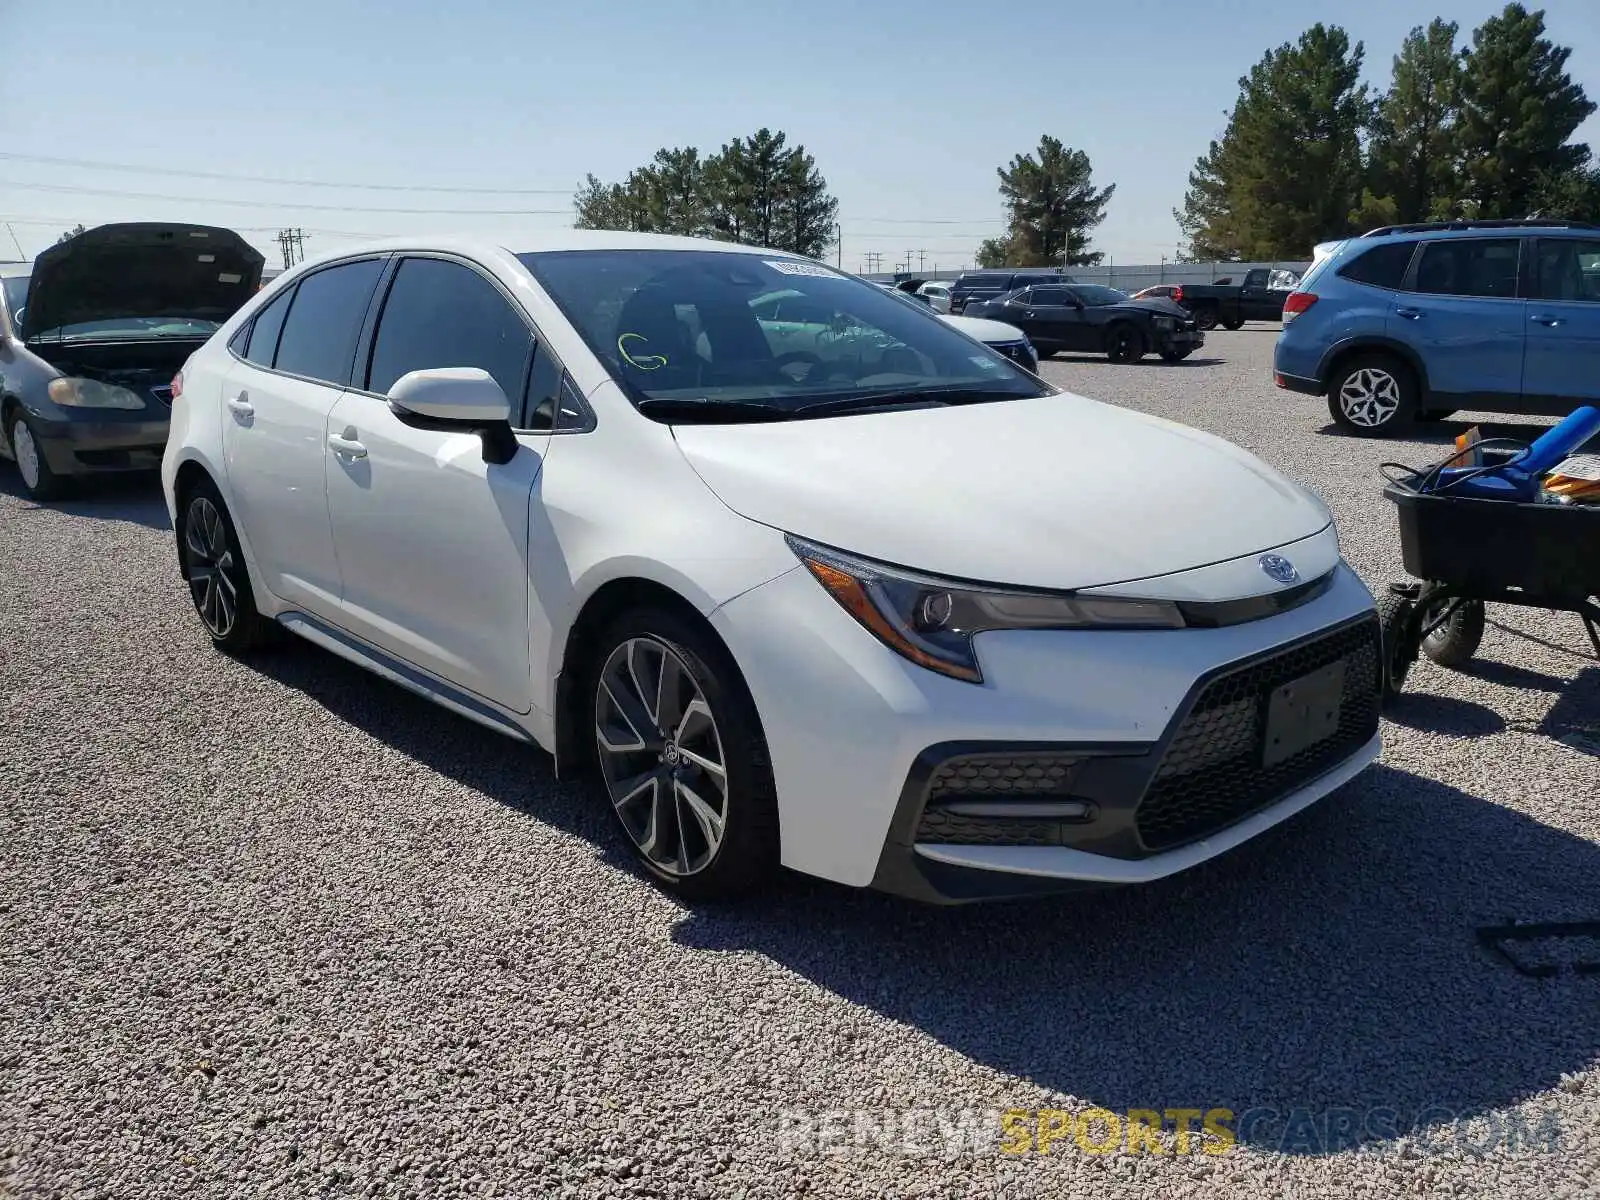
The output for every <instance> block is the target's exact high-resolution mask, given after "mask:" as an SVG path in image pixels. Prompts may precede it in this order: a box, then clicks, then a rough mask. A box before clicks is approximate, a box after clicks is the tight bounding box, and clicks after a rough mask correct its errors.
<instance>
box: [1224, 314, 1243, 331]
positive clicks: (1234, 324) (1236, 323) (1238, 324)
mask: <svg viewBox="0 0 1600 1200" xmlns="http://www.w3.org/2000/svg"><path fill="white" fill-rule="evenodd" d="M1222 327H1223V328H1224V329H1226V330H1228V331H1229V332H1230V333H1233V332H1237V331H1238V330H1240V329H1243V328H1244V322H1243V321H1242V320H1240V319H1239V318H1238V317H1230V318H1229V319H1228V320H1226V321H1224V322H1223V323H1222Z"/></svg>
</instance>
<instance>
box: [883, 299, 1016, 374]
mask: <svg viewBox="0 0 1600 1200" xmlns="http://www.w3.org/2000/svg"><path fill="white" fill-rule="evenodd" d="M878 286H879V287H881V288H883V289H884V290H885V291H887V292H890V293H891V294H893V295H896V296H899V297H900V298H901V299H902V300H905V301H907V302H908V303H910V304H913V305H917V306H926V307H928V308H930V309H931V308H932V307H933V299H932V297H931V296H928V295H927V294H926V293H924V292H923V291H922V288H923V286H925V285H923V284H921V283H919V282H918V281H916V280H908V281H906V282H904V283H899V284H893V283H880V284H878ZM935 311H936V312H937V310H935ZM937 315H938V317H939V319H940V320H941V321H943V322H944V323H945V324H947V325H949V326H950V327H951V328H952V329H959V330H960V331H961V332H962V333H964V334H966V335H967V336H968V337H969V338H972V339H973V340H974V341H978V342H982V343H983V344H984V345H985V346H988V347H989V348H990V349H991V350H997V351H999V352H1000V353H1001V354H1003V355H1005V356H1006V357H1007V358H1009V359H1010V360H1011V361H1012V362H1014V363H1016V364H1017V365H1018V366H1019V367H1025V368H1026V369H1027V370H1029V371H1033V372H1035V373H1037V372H1038V370H1039V352H1038V350H1036V349H1035V348H1034V345H1033V343H1032V342H1030V341H1029V340H1028V337H1027V335H1026V334H1025V333H1023V332H1022V330H1020V329H1018V328H1017V327H1016V326H1015V325H1007V324H1005V323H1004V322H1002V321H986V320H980V319H979V318H977V317H965V316H962V317H958V316H956V315H955V314H953V313H937Z"/></svg>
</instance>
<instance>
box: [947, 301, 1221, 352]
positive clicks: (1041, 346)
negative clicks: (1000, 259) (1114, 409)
mask: <svg viewBox="0 0 1600 1200" xmlns="http://www.w3.org/2000/svg"><path fill="white" fill-rule="evenodd" d="M963 315H964V316H968V317H986V318H988V319H989V320H991V321H1004V322H1005V323H1006V324H1007V325H1015V326H1016V327H1017V328H1018V329H1020V330H1022V332H1023V333H1025V334H1027V335H1028V340H1029V341H1031V342H1032V343H1033V344H1034V346H1035V347H1037V348H1038V351H1039V356H1040V357H1041V358H1048V357H1049V356H1050V355H1052V354H1055V353H1057V352H1059V351H1062V350H1084V351H1088V352H1089V353H1091V354H1104V355H1106V357H1108V358H1109V359H1111V361H1112V362H1137V361H1138V360H1139V359H1141V358H1143V357H1144V356H1145V355H1146V354H1149V353H1150V352H1151V351H1154V352H1155V353H1157V354H1159V355H1160V356H1161V357H1162V358H1163V359H1165V360H1166V361H1167V362H1181V361H1183V360H1184V359H1186V358H1188V357H1189V355H1190V354H1192V353H1194V351H1195V350H1197V349H1198V348H1199V347H1201V346H1203V345H1205V341H1206V335H1205V334H1203V333H1201V332H1200V330H1199V329H1197V328H1196V327H1195V321H1194V317H1193V316H1192V315H1191V314H1190V313H1189V312H1188V311H1187V310H1186V309H1184V308H1182V307H1180V306H1179V305H1177V304H1174V303H1173V302H1172V301H1171V300H1166V299H1162V298H1160V297H1154V298H1151V299H1149V300H1135V299H1133V298H1132V297H1131V296H1129V295H1128V294H1127V293H1126V292H1119V291H1117V289H1116V288H1108V287H1100V286H1099V285H1097V284H1092V283H1073V284H1059V283H1058V284H1044V283H1038V284H1034V285H1033V286H1031V287H1025V288H1021V289H1019V290H1017V291H1014V292H1011V293H1010V294H1009V295H1005V296H1000V297H998V298H996V299H994V300H985V301H982V302H979V303H973V304H968V305H967V307H966V308H965V309H964V310H963Z"/></svg>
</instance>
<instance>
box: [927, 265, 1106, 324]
mask: <svg viewBox="0 0 1600 1200" xmlns="http://www.w3.org/2000/svg"><path fill="white" fill-rule="evenodd" d="M1075 282H1077V281H1076V280H1074V279H1073V278H1072V276H1070V275H1063V274H1062V273H1061V272H1060V271H1058V270H1054V269H1051V268H1048V267H1034V268H1032V269H1030V270H1024V271H1007V270H1000V271H963V272H962V273H961V275H959V276H958V277H957V278H956V281H955V284H954V286H953V287H951V289H950V311H951V312H953V313H958V312H960V311H961V310H962V309H964V308H966V306H967V301H969V300H997V299H999V298H1000V297H1001V296H1004V295H1007V294H1009V293H1011V292H1014V291H1016V290H1017V289H1018V288H1025V287H1030V286H1032V285H1033V284H1036V283H1075Z"/></svg>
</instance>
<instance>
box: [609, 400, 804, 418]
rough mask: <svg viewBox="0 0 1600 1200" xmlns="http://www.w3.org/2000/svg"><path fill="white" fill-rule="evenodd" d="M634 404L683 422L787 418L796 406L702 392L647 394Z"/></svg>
mask: <svg viewBox="0 0 1600 1200" xmlns="http://www.w3.org/2000/svg"><path fill="white" fill-rule="evenodd" d="M635 407H636V408H637V409H638V410H639V411H640V412H642V413H646V414H648V415H650V416H662V417H665V418H667V419H668V420H676V421H682V422H691V421H705V422H708V423H720V422H726V421H787V420H790V419H791V418H792V417H793V416H794V410H793V409H789V408H784V407H783V406H782V405H780V404H767V403H765V402H764V401H761V400H713V399H711V398H710V397H707V396H701V397H698V398H696V399H693V400H689V399H682V398H677V397H672V396H646V397H645V398H644V399H643V400H640V401H639V402H638V404H637V405H635Z"/></svg>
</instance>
